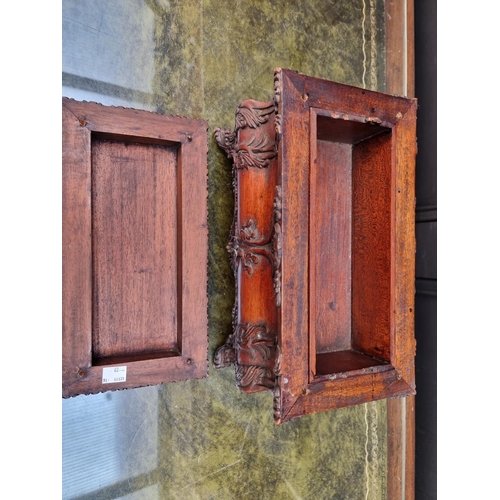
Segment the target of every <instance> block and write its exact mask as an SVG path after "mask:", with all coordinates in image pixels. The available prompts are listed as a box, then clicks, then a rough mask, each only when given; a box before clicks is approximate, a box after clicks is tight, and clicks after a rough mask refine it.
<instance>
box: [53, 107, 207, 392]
mask: <svg viewBox="0 0 500 500" xmlns="http://www.w3.org/2000/svg"><path fill="white" fill-rule="evenodd" d="M62 104H63V107H62V111H63V127H62V135H63V140H62V146H63V165H62V167H63V197H62V198H63V217H62V219H63V220H62V226H63V227H62V229H63V234H62V236H63V238H62V240H63V283H62V284H63V287H62V288H63V290H62V291H63V294H62V295H63V304H62V308H63V332H62V333H63V339H62V340H63V342H62V344H63V345H62V347H63V353H62V354H63V355H62V393H63V397H70V396H75V395H78V394H92V393H97V392H103V391H107V390H116V389H126V388H132V387H142V386H146V385H153V384H160V383H163V382H171V381H181V380H186V379H190V378H201V377H204V376H206V375H207V370H208V361H207V349H208V339H207V294H206V284H207V254H208V238H207V204H206V197H207V165H206V155H207V124H206V122H203V121H201V120H189V119H186V118H181V117H168V116H163V115H160V114H157V113H151V112H149V111H141V110H135V109H130V108H117V107H106V106H103V105H101V104H97V103H92V102H78V101H75V100H73V99H67V98H63V102H62ZM124 365H125V366H126V367H127V371H126V380H125V381H120V382H116V383H111V384H103V371H104V369H105V368H109V367H111V366H115V367H116V366H124Z"/></svg>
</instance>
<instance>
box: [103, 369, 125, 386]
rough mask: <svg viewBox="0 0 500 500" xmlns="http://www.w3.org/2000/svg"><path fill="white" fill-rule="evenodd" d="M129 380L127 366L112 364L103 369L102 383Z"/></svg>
mask: <svg viewBox="0 0 500 500" xmlns="http://www.w3.org/2000/svg"><path fill="white" fill-rule="evenodd" d="M126 380H127V367H126V366H112V367H107V368H103V369H102V383H103V384H115V383H117V382H125V381H126Z"/></svg>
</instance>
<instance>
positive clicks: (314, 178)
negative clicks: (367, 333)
mask: <svg viewBox="0 0 500 500" xmlns="http://www.w3.org/2000/svg"><path fill="white" fill-rule="evenodd" d="M319 131H320V130H319V129H318V134H319ZM316 151H317V157H316V160H317V161H316V163H313V164H312V165H311V177H310V182H311V184H310V200H311V201H310V206H311V208H310V242H311V254H310V258H311V269H310V273H311V274H310V279H311V280H312V286H311V294H310V302H311V303H310V310H311V323H312V324H311V327H312V332H311V333H312V334H313V335H315V338H316V352H317V353H322V352H330V351H338V350H345V349H348V348H349V347H350V344H351V211H352V210H351V184H352V174H351V164H352V146H351V145H350V144H341V143H338V142H329V141H321V140H318V141H317V142H316Z"/></svg>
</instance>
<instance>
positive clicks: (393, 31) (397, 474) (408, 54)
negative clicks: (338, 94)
mask: <svg viewBox="0 0 500 500" xmlns="http://www.w3.org/2000/svg"><path fill="white" fill-rule="evenodd" d="M385 8H386V13H385V16H386V17H385V21H386V25H385V27H386V92H387V93H388V94H396V95H406V96H408V97H414V95H415V40H414V4H413V0H386V2H385ZM417 390H418V388H417ZM387 498H388V499H389V500H400V499H401V500H414V498H415V396H408V397H406V398H397V399H388V400H387Z"/></svg>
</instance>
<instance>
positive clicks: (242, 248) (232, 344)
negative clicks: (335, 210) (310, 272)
mask: <svg viewBox="0 0 500 500" xmlns="http://www.w3.org/2000/svg"><path fill="white" fill-rule="evenodd" d="M275 114H276V102H275V100H274V99H273V100H271V101H268V102H259V101H254V100H247V101H244V102H242V103H241V104H240V105H239V106H238V108H237V110H236V118H235V129H234V131H229V130H225V129H220V128H216V129H215V131H214V135H215V139H216V141H217V144H218V145H219V146H220V147H221V149H223V150H224V151H225V152H226V154H227V156H228V158H230V159H231V160H232V162H233V167H232V174H233V189H234V197H235V209H234V217H233V223H232V226H231V232H230V237H229V242H228V244H227V250H228V252H229V254H230V262H231V267H232V269H233V272H234V275H235V285H236V300H235V304H234V306H233V312H232V321H233V333H232V334H231V335H229V337H228V339H227V341H226V343H225V344H224V345H222V346H221V347H219V348H218V349H217V350H216V352H215V356H214V365H215V367H216V368H221V367H225V366H230V365H235V375H236V383H237V386H238V387H239V388H240V389H241V390H243V391H245V392H256V391H261V390H264V389H266V390H271V391H274V389H275V385H276V370H275V368H276V366H275V364H276V353H277V332H276V331H275V330H274V329H272V328H270V327H269V325H268V323H267V322H266V320H265V318H264V317H263V318H262V321H261V322H259V323H257V324H253V323H246V322H240V321H239V318H240V314H239V311H238V308H239V303H238V296H239V291H238V287H239V286H241V284H240V283H239V273H241V272H243V273H246V274H247V275H248V276H253V274H254V272H255V268H256V266H259V265H260V263H261V258H262V257H264V258H265V259H267V260H268V261H269V262H270V263H271V269H272V273H273V275H272V286H273V289H274V290H273V291H274V295H275V305H276V307H280V306H281V271H280V269H281V255H282V252H281V247H282V237H281V202H282V196H281V186H279V185H276V179H277V175H276V171H275V170H270V171H269V177H268V178H269V179H272V181H269V184H268V186H269V187H268V188H266V189H271V190H274V197H273V198H272V199H273V203H272V205H270V206H269V207H268V208H266V210H265V211H267V213H269V217H270V218H271V220H270V221H266V220H256V218H255V215H251V214H252V213H254V212H253V210H250V211H249V210H248V205H247V208H244V209H242V212H241V213H238V207H240V203H239V200H238V193H239V185H238V182H240V181H239V179H240V176H243V175H249V174H246V173H245V172H242V171H245V170H249V169H251V168H256V169H266V168H269V167H271V166H272V165H273V166H274V167H273V168H276V166H275V165H276V162H274V163H273V160H275V159H276V158H277V147H276V139H275V136H276V128H275V127H276V121H275ZM246 178H247V179H249V177H246ZM247 182H248V181H247ZM256 198H258V196H256ZM267 199H269V197H267ZM260 228H266V229H265V230H263V229H260ZM261 231H262V232H261ZM263 233H264V234H263ZM242 293H243V291H242ZM271 321H272V322H273V324H274V322H275V321H276V320H275V319H271Z"/></svg>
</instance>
